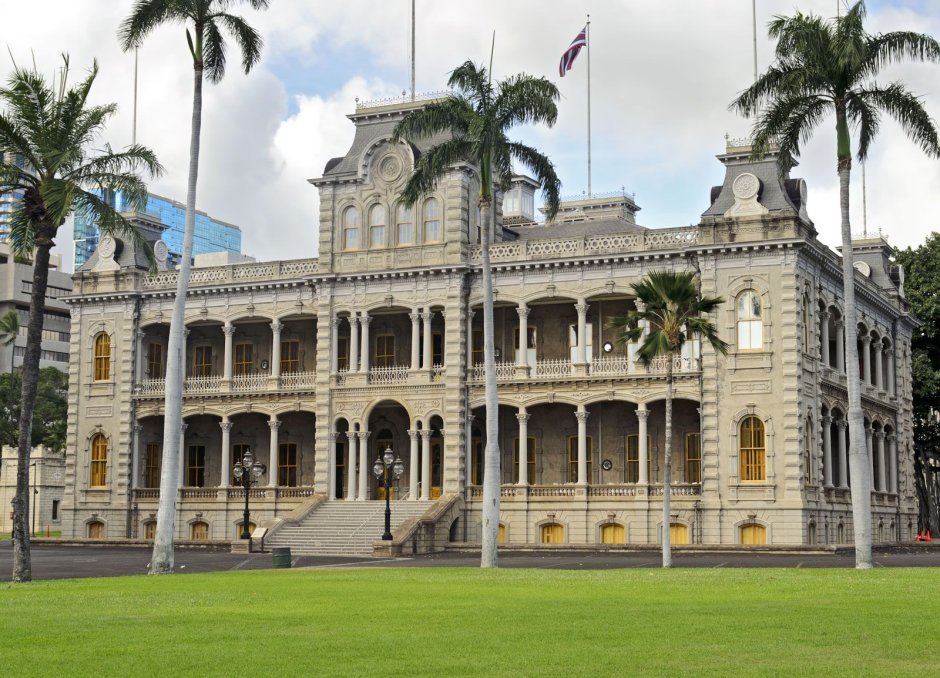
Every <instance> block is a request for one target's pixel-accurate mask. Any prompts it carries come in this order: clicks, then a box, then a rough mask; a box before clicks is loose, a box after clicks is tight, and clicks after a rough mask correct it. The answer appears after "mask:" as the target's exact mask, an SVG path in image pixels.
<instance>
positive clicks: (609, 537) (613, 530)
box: [601, 523, 626, 544]
mask: <svg viewBox="0 0 940 678" xmlns="http://www.w3.org/2000/svg"><path fill="white" fill-rule="evenodd" d="M625 542H626V539H624V531H623V525H617V524H616V523H608V524H607V525H604V526H603V527H602V528H601V543H602V544H623V543H625Z"/></svg>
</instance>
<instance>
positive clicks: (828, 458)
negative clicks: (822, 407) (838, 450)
mask: <svg viewBox="0 0 940 678" xmlns="http://www.w3.org/2000/svg"><path fill="white" fill-rule="evenodd" d="M822 433H823V486H825V487H832V417H829V416H826V417H823V418H822Z"/></svg>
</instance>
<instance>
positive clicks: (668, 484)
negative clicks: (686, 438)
mask: <svg viewBox="0 0 940 678" xmlns="http://www.w3.org/2000/svg"><path fill="white" fill-rule="evenodd" d="M666 358H667V360H668V362H667V363H666V444H665V446H664V448H665V454H666V461H665V463H664V464H663V567H672V544H671V539H672V535H671V534H670V531H669V528H670V526H671V524H672V518H671V516H670V513H671V512H672V379H673V377H672V364H673V362H674V356H673V354H672V353H671V352H670V353H668V354H667V355H666Z"/></svg>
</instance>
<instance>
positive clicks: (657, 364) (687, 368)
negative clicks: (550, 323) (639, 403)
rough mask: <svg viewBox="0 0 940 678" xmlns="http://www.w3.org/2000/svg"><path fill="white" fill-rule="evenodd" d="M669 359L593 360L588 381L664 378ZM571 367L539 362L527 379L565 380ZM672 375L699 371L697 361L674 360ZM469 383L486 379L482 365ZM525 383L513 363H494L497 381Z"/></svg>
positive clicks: (559, 361)
mask: <svg viewBox="0 0 940 678" xmlns="http://www.w3.org/2000/svg"><path fill="white" fill-rule="evenodd" d="M668 364H669V358H667V357H662V358H656V359H655V360H653V362H652V363H650V365H649V366H646V365H643V364H642V363H640V362H632V361H630V360H629V359H628V358H627V357H626V356H617V357H600V358H594V360H592V361H591V362H590V364H589V365H588V376H589V377H601V378H603V377H627V376H636V377H643V376H649V375H664V374H666V367H667V366H668ZM574 368H575V366H574V364H573V363H572V362H571V361H570V360H568V359H566V358H560V359H548V360H538V361H536V363H535V365H532V366H531V367H530V370H529V375H530V378H539V379H566V378H570V377H574V376H576V374H575V369H574ZM672 370H673V373H675V374H677V375H679V374H692V373H697V372H698V371H699V366H698V359H696V358H683V357H677V358H674V359H673V363H672ZM469 378H470V381H471V382H478V383H482V382H483V380H484V378H485V370H484V365H483V363H477V364H476V365H474V366H473V367H472V368H471V370H470V376H469ZM517 380H525V377H524V376H520V375H518V374H517V371H516V365H515V363H510V362H503V363H496V381H498V382H507V381H517Z"/></svg>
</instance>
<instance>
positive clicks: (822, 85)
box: [731, 0, 940, 569]
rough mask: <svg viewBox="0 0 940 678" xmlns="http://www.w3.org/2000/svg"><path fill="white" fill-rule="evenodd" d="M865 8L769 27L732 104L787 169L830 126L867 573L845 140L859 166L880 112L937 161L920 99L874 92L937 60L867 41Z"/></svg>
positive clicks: (911, 41) (895, 88)
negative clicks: (768, 43)
mask: <svg viewBox="0 0 940 678" xmlns="http://www.w3.org/2000/svg"><path fill="white" fill-rule="evenodd" d="M864 20H865V3H864V2H863V1H862V0H860V1H859V2H857V3H855V5H853V6H852V7H851V8H850V9H849V10H848V11H847V12H846V13H845V14H844V15H842V16H840V17H837V18H835V19H831V20H826V19H823V18H821V17H819V16H816V15H813V14H802V13H800V12H797V13H796V14H794V15H793V16H792V17H784V16H778V17H776V18H775V19H774V20H773V21H771V22H770V36H771V37H772V38H776V39H777V47H776V53H775V59H776V60H775V62H774V63H773V64H772V65H771V66H770V68H768V69H767V71H766V72H765V73H764V74H763V75H761V76H760V77H759V78H758V79H757V82H755V83H754V84H753V85H752V86H751V87H749V88H748V89H747V90H745V91H744V92H742V93H741V95H740V96H739V97H738V98H737V99H736V100H735V101H734V102H733V103H732V104H731V106H732V108H735V109H737V110H738V111H739V112H741V113H743V114H744V115H748V116H751V115H755V114H757V112H758V111H760V115H759V116H758V117H757V120H756V121H755V123H754V141H753V144H754V156H755V157H757V158H760V157H762V156H764V155H765V154H766V153H767V151H768V150H769V149H770V148H771V146H772V145H773V144H775V143H778V144H779V156H778V158H779V162H780V165H781V166H782V167H783V168H784V169H789V168H791V167H792V166H793V165H794V164H795V160H796V158H798V157H799V155H800V147H801V144H803V143H804V142H805V141H807V140H808V139H809V138H810V136H811V135H812V133H813V131H814V130H815V129H816V127H818V126H819V125H820V124H821V123H822V121H823V120H824V119H826V118H827V117H828V116H829V115H830V114H834V115H835V118H836V138H837V142H836V143H837V145H836V158H837V165H836V167H837V170H838V174H839V197H840V207H841V212H842V275H843V280H844V292H843V294H844V297H845V299H844V300H845V364H846V373H847V374H846V377H847V381H848V421H849V434H850V436H851V445H850V452H849V472H850V474H851V478H852V518H853V524H854V531H855V564H856V567H858V568H861V569H867V568H870V567H872V561H871V464H870V463H869V460H868V452H867V447H866V443H865V432H864V418H863V414H862V397H861V379H860V374H859V364H858V346H857V344H856V341H857V336H858V326H857V324H856V319H857V316H856V310H855V267H854V263H855V262H854V256H853V252H852V227H851V224H850V222H849V179H850V174H851V170H852V132H853V131H857V133H858V149H857V152H856V157H857V158H858V160H859V162H864V161H865V158H866V157H867V156H868V149H869V147H870V146H871V143H872V141H873V140H874V138H875V135H876V134H877V133H878V129H879V127H880V123H881V117H882V115H883V114H885V113H887V114H888V115H890V116H891V117H893V118H894V119H895V120H897V122H898V123H899V124H900V125H901V127H902V128H903V129H904V131H905V132H906V133H907V135H908V136H909V137H910V138H911V139H912V140H913V141H914V142H915V143H916V144H918V145H919V146H920V147H921V148H922V149H923V150H924V152H925V153H927V154H928V155H931V156H934V157H936V156H938V155H940V142H938V139H937V131H936V129H935V127H934V124H933V122H932V121H931V119H930V116H929V115H928V114H927V111H926V110H925V109H924V107H923V104H922V103H921V100H920V99H919V98H918V97H917V96H915V95H914V94H912V93H911V92H910V91H909V90H908V89H907V88H906V87H905V86H904V85H903V83H900V82H894V83H891V84H890V85H880V84H878V83H877V82H876V81H875V77H876V76H877V75H878V71H879V70H880V69H881V68H882V67H884V66H886V65H888V64H892V63H896V62H900V61H903V60H908V59H909V60H912V61H940V45H938V44H937V41H936V40H934V39H933V38H932V37H930V36H928V35H922V34H919V33H913V32H909V31H899V32H893V33H883V34H878V35H871V34H869V33H867V32H866V31H865V26H864Z"/></svg>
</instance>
